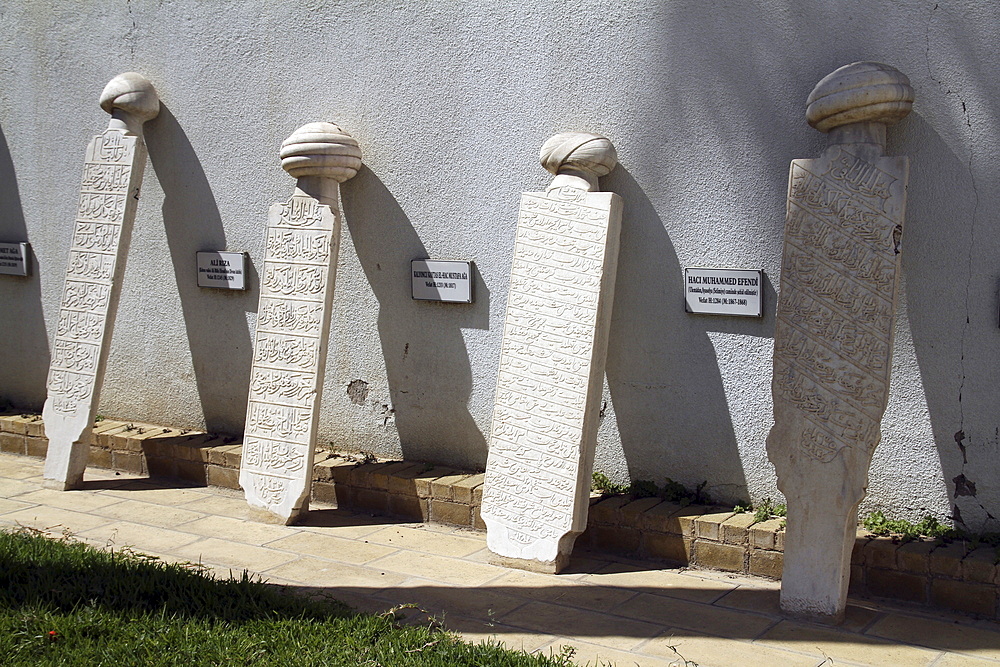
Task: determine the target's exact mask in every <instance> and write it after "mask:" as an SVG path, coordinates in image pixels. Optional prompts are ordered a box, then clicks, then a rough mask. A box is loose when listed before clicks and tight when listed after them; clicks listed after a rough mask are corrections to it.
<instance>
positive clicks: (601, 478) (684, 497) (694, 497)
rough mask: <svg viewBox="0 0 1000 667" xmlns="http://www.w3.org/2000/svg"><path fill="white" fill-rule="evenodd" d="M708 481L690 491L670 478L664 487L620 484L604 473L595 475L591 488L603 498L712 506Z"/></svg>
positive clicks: (644, 481) (642, 481) (640, 482)
mask: <svg viewBox="0 0 1000 667" xmlns="http://www.w3.org/2000/svg"><path fill="white" fill-rule="evenodd" d="M707 485H708V482H707V481H703V482H701V483H700V484H698V486H696V487H695V488H694V490H691V489H688V488H687V487H686V486H684V485H683V484H681V483H680V482H675V481H674V480H672V479H670V478H669V477H668V478H667V480H666V483H665V484H664V485H663V486H659V485H657V483H656V482H653V481H650V480H648V479H637V480H635V481H634V482H632V483H631V484H618V483H616V482H612V481H611V479H610V478H609V477H608V476H607V475H605V474H604V473H602V472H595V473H594V474H593V484H592V485H591V488H592V489H593V490H594V491H597V492H598V493H600V494H601V495H602V496H616V495H625V494H628V495H630V496H632V497H633V498H636V499H638V498H663V499H664V500H667V501H670V502H672V503H679V504H680V505H684V506H686V505H690V504H692V503H699V504H706V505H707V504H710V503H711V502H712V498H711V497H710V496H709V495H708V494H707V493H705V487H706V486H707Z"/></svg>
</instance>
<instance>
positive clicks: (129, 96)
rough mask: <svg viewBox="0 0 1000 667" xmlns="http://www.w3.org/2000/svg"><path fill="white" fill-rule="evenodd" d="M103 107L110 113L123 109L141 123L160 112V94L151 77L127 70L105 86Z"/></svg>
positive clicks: (102, 94)
mask: <svg viewBox="0 0 1000 667" xmlns="http://www.w3.org/2000/svg"><path fill="white" fill-rule="evenodd" d="M101 108H102V109H104V110H105V111H107V112H108V113H113V112H114V110H115V109H121V110H122V111H124V112H125V113H127V114H130V115H131V116H133V117H135V118H136V119H137V120H138V121H139V122H140V124H141V123H145V122H146V121H147V120H151V119H153V118H156V116H157V115H158V114H159V113H160V96H159V95H157V94H156V89H155V88H153V84H152V83H150V82H149V79H147V78H146V77H144V76H143V75H141V74H138V73H137V72H125V73H123V74H119V75H118V76H116V77H115V78H113V79H111V81H109V82H108V85H106V86H104V90H103V91H101Z"/></svg>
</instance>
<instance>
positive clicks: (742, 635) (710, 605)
mask: <svg viewBox="0 0 1000 667" xmlns="http://www.w3.org/2000/svg"><path fill="white" fill-rule="evenodd" d="M41 467H42V462H41V460H39V459H30V458H26V457H24V456H18V455H12V454H0V527H14V526H17V525H18V524H21V525H30V526H34V527H38V528H42V529H48V530H49V531H50V532H52V533H53V534H56V535H59V534H62V533H63V531H69V532H70V533H73V534H75V535H77V536H78V537H79V538H80V539H84V540H86V541H87V542H89V543H91V544H94V545H95V546H98V547H104V546H107V545H109V544H110V545H111V546H112V548H121V547H123V546H129V547H131V548H133V549H135V550H136V551H142V552H144V553H149V554H151V555H154V556H156V557H158V558H161V559H163V560H165V561H169V562H178V561H193V562H201V563H202V564H203V565H204V566H205V567H206V568H207V569H208V570H209V571H210V572H214V573H216V574H218V575H221V576H226V575H228V574H229V572H230V571H234V572H236V573H239V572H241V571H242V570H243V569H244V568H246V569H248V570H250V571H251V572H252V573H256V574H260V575H261V576H263V577H264V578H265V579H266V580H269V581H272V582H273V583H275V584H280V585H286V586H292V587H295V588H296V589H301V590H302V591H303V592H306V593H310V594H329V595H331V596H333V597H335V598H338V599H342V600H344V601H346V602H348V603H349V604H352V605H354V606H356V607H357V608H359V609H361V610H364V611H371V612H381V611H385V610H388V609H392V608H395V607H398V606H400V605H408V604H415V605H417V607H419V608H417V609H414V608H404V609H402V610H400V612H399V613H400V614H401V615H402V616H403V617H404V618H409V619H410V620H412V621H413V622H418V621H420V620H425V619H426V618H427V616H428V614H431V615H433V616H434V617H436V618H438V619H439V620H442V621H443V623H444V625H445V626H446V627H449V628H450V629H452V630H454V631H456V632H460V633H463V634H464V635H465V636H466V637H467V638H468V639H470V640H474V641H482V640H487V639H493V640H495V641H502V642H504V643H505V644H507V645H508V646H511V647H514V648H524V649H525V650H528V651H540V652H543V653H546V654H549V653H551V654H559V653H560V652H561V651H562V650H563V649H562V647H563V646H566V645H571V646H573V647H574V651H575V652H574V654H573V659H574V660H575V661H576V662H578V663H579V664H581V665H584V664H588V663H589V664H595V661H597V660H605V661H608V660H610V661H613V662H614V663H615V664H616V665H619V666H621V667H625V666H632V665H641V666H642V667H666V666H667V665H673V664H683V662H678V661H679V660H680V656H683V658H684V659H686V660H689V661H692V662H694V663H697V664H698V665H700V667H711V666H713V665H720V666H721V665H726V666H728V665H736V664H738V665H793V666H794V665H804V666H805V665H813V666H814V667H819V666H820V665H830V664H831V661H832V664H834V665H885V664H893V665H926V666H928V667H953V666H957V665H966V664H968V665H990V664H992V665H998V667H1000V624H997V623H996V622H994V621H989V620H984V619H975V618H973V617H969V616H962V615H960V614H952V613H949V612H940V611H936V610H928V609H926V608H918V607H913V608H907V607H902V606H898V605H890V604H882V603H875V602H872V601H871V600H853V599H852V601H851V605H850V607H849V608H848V615H847V620H846V621H845V623H844V624H843V625H842V626H840V627H837V628H830V627H826V626H821V625H813V624H809V623H801V622H798V621H793V620H787V619H784V618H783V617H782V616H781V614H780V612H779V610H778V607H777V599H778V598H777V596H778V584H777V583H776V582H773V581H768V580H764V579H756V578H753V577H750V576H747V575H743V574H726V573H719V572H707V571H698V570H690V569H684V568H665V567H664V566H663V564H662V563H655V562H644V561H641V560H635V559H629V558H619V557H614V556H608V555H606V554H603V553H598V552H587V551H582V550H581V551H579V553H577V554H575V555H574V557H573V559H572V560H571V562H570V564H569V567H568V568H567V570H566V572H565V573H564V574H560V575H544V574H536V573H527V572H522V571H519V570H509V569H504V568H501V567H496V566H493V565H489V564H488V563H486V562H485V555H484V554H485V538H484V536H483V535H482V533H476V532H472V531H469V530H467V529H461V528H449V527H445V526H432V525H426V524H420V523H413V522H406V521H399V520H396V521H394V520H392V519H386V518H384V517H374V516H370V515H367V514H365V513H360V512H349V511H345V510H338V509H336V508H333V507H329V506H323V505H318V506H317V507H316V509H315V510H314V511H311V512H310V513H309V514H308V515H307V517H306V519H305V522H304V524H303V525H298V526H279V525H273V524H259V523H255V522H250V521H247V520H246V517H247V516H249V515H248V514H247V513H246V512H245V511H244V509H243V508H244V506H245V505H244V503H243V501H242V499H241V498H240V497H239V496H238V494H237V493H236V492H233V491H230V490H226V489H220V488H217V487H207V488H206V487H197V486H190V485H187V484H184V483H177V484H176V486H172V485H171V483H170V482H169V481H168V480H162V479H161V480H153V481H150V480H146V479H143V478H140V477H138V476H135V475H125V474H120V473H114V472H112V471H102V470H88V472H87V478H86V482H85V484H84V488H85V490H82V491H68V492H52V491H46V490H42V489H41ZM675 650H676V653H675ZM678 654H679V655H678Z"/></svg>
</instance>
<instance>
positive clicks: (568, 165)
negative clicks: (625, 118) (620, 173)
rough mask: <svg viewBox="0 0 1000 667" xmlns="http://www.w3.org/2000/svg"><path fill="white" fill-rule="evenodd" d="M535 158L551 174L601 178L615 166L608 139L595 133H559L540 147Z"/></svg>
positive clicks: (614, 155) (612, 148)
mask: <svg viewBox="0 0 1000 667" xmlns="http://www.w3.org/2000/svg"><path fill="white" fill-rule="evenodd" d="M538 159H539V161H540V162H541V163H542V166H543V167H545V169H546V170H547V171H550V172H551V173H553V174H559V173H560V172H561V171H563V170H574V171H582V172H585V173H588V174H591V175H592V176H595V177H601V176H607V175H608V174H610V173H611V170H612V169H614V168H615V165H617V164H618V153H617V151H616V150H615V147H614V144H612V143H611V140H610V139H608V138H607V137H602V136H601V135H599V134H592V133H590V132H560V133H559V134H556V135H553V136H552V137H550V138H549V139H548V140H547V141H546V142H545V143H544V144H542V150H541V153H540V154H539V156H538Z"/></svg>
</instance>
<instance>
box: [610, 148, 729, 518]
mask: <svg viewBox="0 0 1000 667" xmlns="http://www.w3.org/2000/svg"><path fill="white" fill-rule="evenodd" d="M602 183H603V187H604V189H606V190H610V191H612V192H616V193H618V194H619V195H621V197H622V199H624V200H625V209H624V212H623V216H622V231H621V250H620V252H619V257H618V274H617V280H616V284H615V301H614V310H613V314H612V318H611V337H610V341H609V344H608V362H607V377H608V387H609V389H610V390H611V398H612V400H613V402H614V409H615V415H616V418H617V422H618V431H619V433H620V434H621V440H622V449H623V450H624V453H625V459H626V461H627V462H628V468H629V475H630V477H631V479H633V480H638V479H649V480H653V481H655V482H657V483H659V484H662V483H663V481H664V480H663V478H664V477H665V476H667V477H671V478H672V479H674V480H676V481H679V482H681V483H683V484H685V485H686V486H689V487H693V486H695V485H697V484H699V483H701V482H702V481H706V480H707V481H708V486H707V487H706V490H707V491H708V492H709V494H710V495H711V496H712V498H713V499H715V500H718V501H726V500H731V501H735V500H745V499H746V497H747V482H746V478H745V476H744V474H743V466H742V465H741V463H740V456H739V450H738V448H737V444H736V435H735V433H734V431H733V424H732V418H731V416H730V410H729V405H728V404H727V402H726V394H725V391H724V389H723V385H722V377H721V375H720V373H719V363H718V359H717V358H716V354H715V348H714V347H713V346H712V342H711V340H709V338H708V334H707V333H706V332H705V324H704V323H703V322H702V321H696V320H695V319H692V316H690V315H688V314H686V313H685V312H684V306H683V303H684V295H683V292H682V282H683V281H682V273H683V272H682V271H681V266H680V264H679V262H678V259H677V253H676V252H675V251H674V247H673V244H672V243H671V241H670V238H669V236H667V232H666V230H665V229H664V226H663V222H662V221H661V220H660V218H659V216H658V215H657V214H656V210H655V209H654V208H653V205H652V203H650V201H649V199H647V197H646V195H645V193H643V191H642V189H641V188H640V187H639V185H638V183H636V181H635V179H633V178H632V175H631V174H629V172H628V171H627V170H626V169H625V167H624V166H623V165H621V164H619V165H618V168H617V169H615V170H614V171H613V172H612V173H611V174H610V175H609V176H607V177H605V178H604V179H603V181H602Z"/></svg>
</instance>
